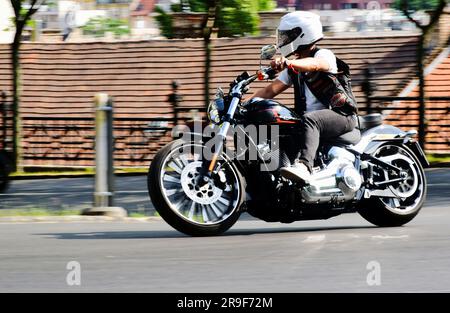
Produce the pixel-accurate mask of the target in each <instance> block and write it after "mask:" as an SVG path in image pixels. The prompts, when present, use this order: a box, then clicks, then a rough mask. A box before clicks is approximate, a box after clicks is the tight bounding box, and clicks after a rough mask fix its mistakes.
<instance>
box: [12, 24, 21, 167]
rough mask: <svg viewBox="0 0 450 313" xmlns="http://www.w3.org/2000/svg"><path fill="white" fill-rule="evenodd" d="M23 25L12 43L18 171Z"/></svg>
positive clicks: (14, 128)
mask: <svg viewBox="0 0 450 313" xmlns="http://www.w3.org/2000/svg"><path fill="white" fill-rule="evenodd" d="M22 29H23V27H22V26H20V25H17V29H16V34H15V36H14V41H13V43H12V44H11V61H12V77H13V90H12V115H13V116H12V118H13V125H12V126H13V151H12V163H13V170H14V171H17V169H18V167H19V164H20V163H21V162H20V159H21V153H20V142H21V131H20V129H21V127H20V113H19V101H20V52H19V50H20V38H21V36H22Z"/></svg>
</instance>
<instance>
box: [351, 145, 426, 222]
mask: <svg viewBox="0 0 450 313" xmlns="http://www.w3.org/2000/svg"><path fill="white" fill-rule="evenodd" d="M393 147H397V148H399V149H400V150H399V151H401V152H402V154H403V155H404V156H406V157H408V158H410V159H411V160H412V161H413V162H414V163H413V164H412V165H410V166H411V170H415V171H416V175H412V176H414V177H415V179H416V180H417V185H416V182H414V181H412V180H410V183H412V184H413V186H417V187H416V189H415V192H414V193H413V194H412V195H411V196H410V197H407V198H406V199H405V200H404V201H402V200H394V199H388V198H369V199H365V200H363V201H362V202H361V203H360V205H359V207H360V208H359V210H358V212H359V214H361V216H362V217H363V218H365V219H366V220H367V221H368V222H370V223H372V224H374V225H376V226H380V227H397V226H402V225H405V224H406V223H408V222H410V221H411V220H412V219H414V218H415V217H416V215H417V214H418V213H419V211H420V210H421V209H422V206H423V204H424V202H425V199H426V195H427V181H426V176H425V171H424V169H423V167H422V165H421V163H420V162H419V160H418V159H417V157H416V156H415V155H414V153H413V152H412V151H411V150H410V149H409V148H407V147H405V146H403V145H392V144H387V145H383V146H381V147H380V148H379V149H378V150H377V152H375V156H377V154H378V156H379V155H380V153H381V154H382V153H383V151H385V150H387V149H393ZM407 186H408V185H405V186H399V187H398V188H399V189H400V190H398V192H401V191H402V190H403V191H404V192H405V193H407V192H408V190H407ZM397 204H398V205H399V206H396V205H397ZM402 207H404V209H402Z"/></svg>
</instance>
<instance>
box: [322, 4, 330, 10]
mask: <svg viewBox="0 0 450 313" xmlns="http://www.w3.org/2000/svg"><path fill="white" fill-rule="evenodd" d="M323 9H324V10H331V3H324V4H323Z"/></svg>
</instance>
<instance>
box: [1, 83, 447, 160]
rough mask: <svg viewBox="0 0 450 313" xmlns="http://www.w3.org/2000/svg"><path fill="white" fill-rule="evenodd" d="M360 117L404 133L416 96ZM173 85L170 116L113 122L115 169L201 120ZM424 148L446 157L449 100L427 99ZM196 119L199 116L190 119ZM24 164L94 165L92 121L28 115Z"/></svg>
mask: <svg viewBox="0 0 450 313" xmlns="http://www.w3.org/2000/svg"><path fill="white" fill-rule="evenodd" d="M369 100H370V101H368V102H367V103H369V104H370V105H369V106H366V107H361V108H360V114H366V113H371V112H380V113H382V114H383V115H384V117H385V122H386V123H387V124H391V125H394V126H397V127H399V128H401V129H403V130H409V129H416V130H419V128H420V118H419V98H418V97H373V96H372V97H370V99H369ZM181 101H182V97H181V95H179V94H178V93H177V90H176V87H175V84H174V90H173V93H172V94H170V95H169V103H170V104H171V108H172V113H170V114H167V115H165V116H162V117H156V118H144V117H142V118H129V117H128V118H125V117H117V118H115V119H114V147H115V152H114V157H115V166H118V167H136V166H138V167H142V166H148V163H149V161H150V160H152V158H153V156H154V154H155V153H156V152H157V151H158V150H159V149H160V148H161V147H162V146H163V145H164V144H166V143H167V142H169V141H171V140H172V134H171V131H172V129H173V127H174V126H175V125H179V124H189V121H192V120H193V119H196V118H204V108H203V107H185V106H180V102H181ZM424 113H425V123H424V125H423V127H424V129H425V136H424V139H423V140H424V141H423V142H424V145H425V150H426V152H427V153H436V154H442V153H445V154H449V153H450V114H449V113H450V97H429V98H427V99H426V107H425V112H424ZM195 115H199V116H197V117H195ZM21 127H22V134H21V135H22V141H21V151H22V162H21V163H22V165H23V166H80V167H85V166H94V157H95V155H94V154H95V146H94V139H95V132H94V116H92V118H76V117H58V118H54V117H30V116H25V117H23V118H22V121H21ZM0 135H1V137H0V151H3V152H2V153H5V151H6V152H7V151H12V142H13V141H12V140H13V132H12V113H11V111H10V103H8V101H7V97H6V94H4V93H3V94H2V98H1V103H0Z"/></svg>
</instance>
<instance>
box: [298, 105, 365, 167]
mask: <svg viewBox="0 0 450 313" xmlns="http://www.w3.org/2000/svg"><path fill="white" fill-rule="evenodd" d="M303 120H304V122H303V124H302V132H301V140H300V152H299V155H298V160H299V161H300V162H301V163H304V164H305V165H306V166H307V167H308V168H309V170H310V171H311V169H312V167H313V165H314V159H315V157H316V154H317V149H318V148H319V144H320V139H332V138H335V137H339V136H340V135H342V134H345V133H347V132H349V131H352V130H353V129H354V128H355V126H356V123H357V122H356V121H357V119H356V115H349V116H345V115H342V114H339V113H336V112H335V111H333V110H328V109H325V110H318V111H313V112H309V113H306V114H305V115H304V116H303Z"/></svg>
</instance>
